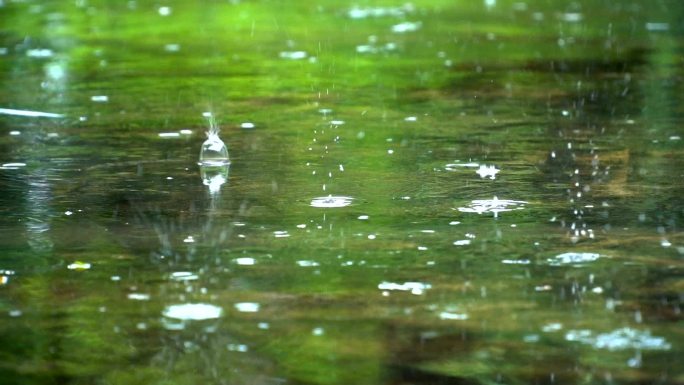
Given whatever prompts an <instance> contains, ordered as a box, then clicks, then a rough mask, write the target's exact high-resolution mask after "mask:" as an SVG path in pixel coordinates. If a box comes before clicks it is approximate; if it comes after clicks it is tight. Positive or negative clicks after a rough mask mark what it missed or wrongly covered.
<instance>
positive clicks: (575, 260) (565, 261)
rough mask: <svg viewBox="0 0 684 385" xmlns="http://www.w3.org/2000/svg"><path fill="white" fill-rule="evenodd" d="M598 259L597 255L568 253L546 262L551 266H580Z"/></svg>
mask: <svg viewBox="0 0 684 385" xmlns="http://www.w3.org/2000/svg"><path fill="white" fill-rule="evenodd" d="M599 258H600V255H599V254H597V253H583V252H582V253H577V252H568V253H563V254H558V255H556V256H555V257H552V258H548V259H547V260H546V261H547V262H548V263H549V264H550V265H552V266H560V265H574V264H582V263H587V262H593V261H596V260H597V259H599Z"/></svg>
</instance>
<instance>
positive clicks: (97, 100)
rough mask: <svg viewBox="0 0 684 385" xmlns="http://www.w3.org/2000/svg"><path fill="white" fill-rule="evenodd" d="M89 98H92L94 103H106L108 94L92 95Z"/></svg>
mask: <svg viewBox="0 0 684 385" xmlns="http://www.w3.org/2000/svg"><path fill="white" fill-rule="evenodd" d="M90 100H92V101H93V102H95V103H107V102H108V101H109V96H107V95H93V96H91V97H90Z"/></svg>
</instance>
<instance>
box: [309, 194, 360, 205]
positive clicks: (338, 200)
mask: <svg viewBox="0 0 684 385" xmlns="http://www.w3.org/2000/svg"><path fill="white" fill-rule="evenodd" d="M353 200H354V198H352V197H348V196H333V195H328V196H327V197H318V198H314V199H312V200H311V207H317V208H337V207H346V206H349V205H351V204H352V201H353Z"/></svg>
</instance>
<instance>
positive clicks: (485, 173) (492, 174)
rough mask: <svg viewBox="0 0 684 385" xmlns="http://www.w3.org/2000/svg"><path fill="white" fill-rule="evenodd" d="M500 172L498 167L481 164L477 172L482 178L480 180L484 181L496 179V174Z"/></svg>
mask: <svg viewBox="0 0 684 385" xmlns="http://www.w3.org/2000/svg"><path fill="white" fill-rule="evenodd" d="M500 171H501V170H499V169H498V168H496V166H486V165H483V164H481V165H480V168H478V169H477V170H476V171H475V172H476V173H477V175H479V176H480V178H483V179H484V178H487V177H489V179H495V178H496V174H498V173H499V172H500Z"/></svg>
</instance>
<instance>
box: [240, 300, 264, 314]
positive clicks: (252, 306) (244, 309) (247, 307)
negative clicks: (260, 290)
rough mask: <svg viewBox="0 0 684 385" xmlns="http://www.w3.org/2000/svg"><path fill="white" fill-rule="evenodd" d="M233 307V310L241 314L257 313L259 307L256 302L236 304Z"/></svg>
mask: <svg viewBox="0 0 684 385" xmlns="http://www.w3.org/2000/svg"><path fill="white" fill-rule="evenodd" d="M233 306H235V310H237V311H239V312H241V313H256V312H258V311H259V308H260V307H261V306H260V305H259V304H258V303H256V302H238V303H236V304H235V305H233Z"/></svg>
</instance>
